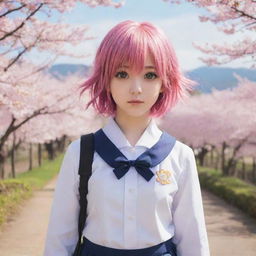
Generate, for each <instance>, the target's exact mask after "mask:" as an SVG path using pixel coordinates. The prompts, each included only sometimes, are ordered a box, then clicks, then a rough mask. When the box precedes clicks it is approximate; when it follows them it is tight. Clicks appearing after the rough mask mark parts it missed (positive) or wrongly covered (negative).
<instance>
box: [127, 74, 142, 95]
mask: <svg viewBox="0 0 256 256" xmlns="http://www.w3.org/2000/svg"><path fill="white" fill-rule="evenodd" d="M141 83H142V82H141V80H140V79H139V78H134V79H132V80H131V86H130V93H131V94H140V93H141V92H142V88H141Z"/></svg>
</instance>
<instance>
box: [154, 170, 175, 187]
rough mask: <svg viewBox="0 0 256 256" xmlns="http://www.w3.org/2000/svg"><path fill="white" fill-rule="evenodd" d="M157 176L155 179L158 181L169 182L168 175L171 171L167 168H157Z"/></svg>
mask: <svg viewBox="0 0 256 256" xmlns="http://www.w3.org/2000/svg"><path fill="white" fill-rule="evenodd" d="M156 174H157V178H156V180H157V181H158V182H160V183H161V184H170V183H171V181H170V177H171V172H170V171H167V170H159V171H157V172H156Z"/></svg>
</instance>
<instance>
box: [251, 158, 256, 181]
mask: <svg viewBox="0 0 256 256" xmlns="http://www.w3.org/2000/svg"><path fill="white" fill-rule="evenodd" d="M252 181H253V183H255V184H256V158H255V157H253V162H252Z"/></svg>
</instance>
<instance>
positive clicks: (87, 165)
mask: <svg viewBox="0 0 256 256" xmlns="http://www.w3.org/2000/svg"><path fill="white" fill-rule="evenodd" d="M93 154H94V134H93V133H90V134H85V135H82V136H81V140H80V160H79V170H78V173H79V175H80V182H79V194H80V199H79V204H80V211H79V219H78V236H79V237H78V241H77V245H76V249H75V252H74V254H73V256H78V255H80V250H81V242H82V241H81V240H82V232H83V229H84V226H85V221H86V217H87V198H86V195H87V193H88V180H89V178H90V176H91V173H92V162H93Z"/></svg>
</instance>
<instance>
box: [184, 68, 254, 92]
mask: <svg viewBox="0 0 256 256" xmlns="http://www.w3.org/2000/svg"><path fill="white" fill-rule="evenodd" d="M234 73H236V74H238V75H239V76H241V77H246V78H247V79H249V80H251V81H256V70H255V69H246V68H221V67H200V68H197V69H194V70H192V71H189V72H187V73H186V75H187V76H188V77H189V78H190V79H192V80H195V81H197V82H198V86H196V88H195V89H197V90H199V91H200V92H202V93H211V91H212V88H216V89H217V90H224V89H227V88H234V87H236V86H237V82H238V81H237V79H236V78H235V77H234V75H233V74H234Z"/></svg>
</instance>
